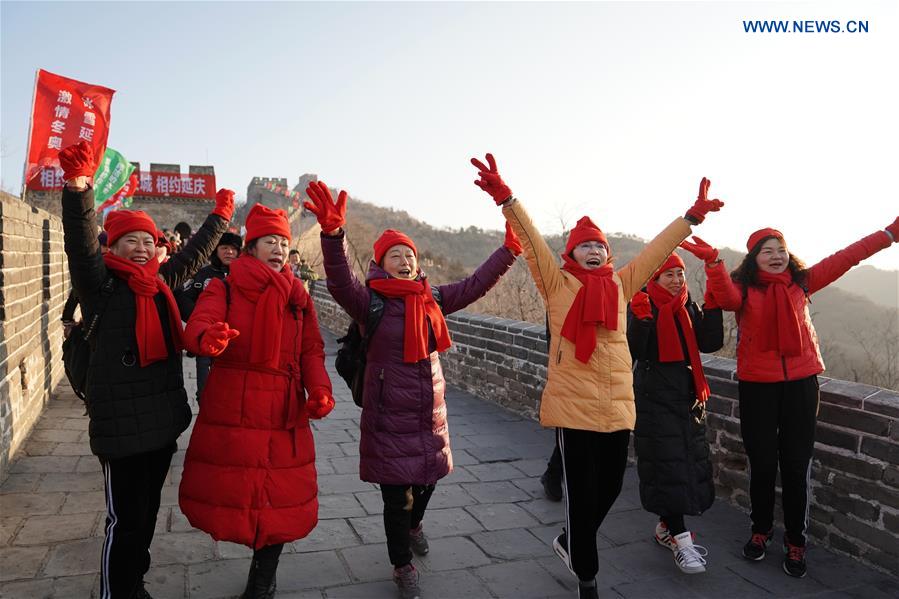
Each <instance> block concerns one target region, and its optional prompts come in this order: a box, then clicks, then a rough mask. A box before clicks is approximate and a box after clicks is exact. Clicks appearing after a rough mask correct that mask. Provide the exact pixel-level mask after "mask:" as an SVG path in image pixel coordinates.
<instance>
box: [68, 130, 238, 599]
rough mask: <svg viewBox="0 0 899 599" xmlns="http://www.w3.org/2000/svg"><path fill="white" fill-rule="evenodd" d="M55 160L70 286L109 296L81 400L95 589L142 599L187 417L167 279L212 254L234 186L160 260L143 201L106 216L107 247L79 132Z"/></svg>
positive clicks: (187, 272) (93, 305)
mask: <svg viewBox="0 0 899 599" xmlns="http://www.w3.org/2000/svg"><path fill="white" fill-rule="evenodd" d="M59 160H60V165H61V166H62V169H63V173H64V177H65V179H66V186H65V188H64V189H63V195H62V221H63V231H64V240H65V251H66V255H67V256H68V262H69V272H70V273H71V279H72V285H73V287H74V289H75V292H76V293H77V295H78V298H79V299H80V301H81V307H82V310H83V311H84V313H85V314H91V313H93V312H94V311H96V310H97V307H98V305H100V304H101V303H105V309H104V310H103V313H102V315H101V317H100V320H99V324H98V327H97V330H96V333H95V334H94V336H93V337H92V338H91V349H92V351H91V358H90V366H89V368H88V375H87V386H86V398H85V401H86V403H87V409H88V415H89V416H90V445H91V451H92V452H93V453H94V454H95V455H96V456H97V457H98V458H99V459H100V464H101V466H102V468H103V475H104V478H105V491H106V509H107V516H106V528H105V532H106V538H105V542H104V545H103V553H102V558H101V566H100V574H101V576H100V596H101V597H102V598H103V599H119V598H122V599H132V598H138V599H147V598H148V597H149V596H150V595H149V594H148V593H147V591H146V589H145V588H144V584H143V576H144V574H146V572H147V571H148V570H149V567H150V553H149V548H150V544H151V542H152V540H153V532H154V528H155V525H156V515H157V513H158V511H159V502H160V495H161V491H162V485H163V482H164V481H165V477H166V474H167V472H168V470H169V466H170V464H171V460H172V454H173V453H174V452H175V450H176V449H177V446H176V440H177V438H178V436H179V435H180V434H181V433H182V432H183V431H184V430H185V429H186V428H187V427H188V425H189V424H190V419H191V412H190V408H189V406H188V404H187V394H186V392H185V390H184V377H183V374H182V371H181V347H182V339H181V335H182V330H181V321H180V318H179V316H178V309H177V306H176V304H175V299H174V297H173V295H172V292H171V288H173V287H179V286H181V285H182V284H183V283H184V281H185V280H186V279H187V278H189V277H190V276H191V275H193V273H195V272H196V271H197V269H199V267H200V266H201V265H202V264H204V263H205V262H206V260H207V259H208V258H209V255H210V254H211V253H212V251H213V249H214V248H215V245H216V243H217V242H218V239H219V237H220V236H221V235H222V233H224V232H225V230H226V229H227V227H228V221H229V220H230V218H231V214H232V212H233V209H234V194H233V192H229V191H227V190H220V191H219V193H218V194H217V195H216V206H215V209H214V210H213V211H212V214H210V215H209V217H208V218H207V219H206V221H205V223H204V224H203V226H202V227H201V229H200V231H198V233H197V235H195V236H194V237H193V239H191V242H190V243H189V244H188V245H187V247H185V248H184V250H183V251H181V252H179V253H178V254H176V255H174V256H172V258H171V260H169V261H168V262H166V263H165V264H162V265H160V264H159V261H158V260H157V259H156V224H155V223H154V222H153V220H152V219H151V218H150V217H149V216H148V215H147V214H146V213H144V212H142V211H139V210H136V211H131V210H120V211H115V212H113V213H111V214H110V216H109V217H108V218H107V221H106V229H107V234H108V241H109V252H108V253H107V254H106V255H105V256H103V255H101V253H100V247H99V245H98V243H97V236H96V231H97V225H96V214H95V212H94V192H93V189H92V188H91V187H90V184H89V177H90V176H91V175H92V174H93V173H94V171H95V170H96V162H95V160H94V156H93V151H92V149H91V147H90V146H88V145H87V144H86V143H84V142H82V143H81V144H78V145H77V146H70V147H68V148H66V149H65V150H63V151H62V152H60V155H59ZM108 282H110V283H111V285H110V284H107V283H108ZM101 293H102V294H104V296H105V297H104V298H103V301H102V302H101Z"/></svg>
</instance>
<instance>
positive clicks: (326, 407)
mask: <svg viewBox="0 0 899 599" xmlns="http://www.w3.org/2000/svg"><path fill="white" fill-rule="evenodd" d="M333 409H334V398H333V397H331V394H330V393H329V392H328V390H327V389H325V388H324V387H316V388H315V389H313V390H312V391H311V392H310V393H309V398H308V399H307V400H306V414H308V415H309V417H310V418H312V419H313V420H318V419H320V418H324V417H325V416H327V415H328V414H330V413H331V410H333Z"/></svg>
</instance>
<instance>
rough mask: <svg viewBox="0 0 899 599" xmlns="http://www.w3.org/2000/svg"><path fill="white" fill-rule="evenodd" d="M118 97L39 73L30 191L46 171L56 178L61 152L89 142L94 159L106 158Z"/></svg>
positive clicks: (104, 89) (30, 149)
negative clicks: (113, 107) (112, 107)
mask: <svg viewBox="0 0 899 599" xmlns="http://www.w3.org/2000/svg"><path fill="white" fill-rule="evenodd" d="M114 93H115V90H112V89H109V88H107V87H102V86H99V85H93V84H90V83H84V82H81V81H76V80H74V79H69V78H67V77H62V76H60V75H54V74H53V73H50V72H47V71H44V70H43V69H41V70H39V71H38V72H37V80H36V81H35V88H34V106H33V107H32V111H31V135H30V137H29V139H28V162H27V163H26V164H25V182H26V185H28V187H29V188H31V187H32V186H31V185H30V182H31V181H32V180H35V177H36V176H37V175H38V174H40V173H41V171H42V169H46V172H48V173H49V175H48V176H50V177H52V176H53V175H54V174H55V169H56V168H57V167H59V151H60V150H62V149H63V148H65V147H68V146H70V145H73V144H76V143H78V142H80V141H82V140H85V141H87V142H88V143H89V144H91V146H93V148H94V156H103V153H104V152H105V151H106V138H107V137H108V136H109V116H110V115H109V107H110V104H112V95H113V94H114ZM38 182H39V181H36V183H38ZM43 187H47V186H43Z"/></svg>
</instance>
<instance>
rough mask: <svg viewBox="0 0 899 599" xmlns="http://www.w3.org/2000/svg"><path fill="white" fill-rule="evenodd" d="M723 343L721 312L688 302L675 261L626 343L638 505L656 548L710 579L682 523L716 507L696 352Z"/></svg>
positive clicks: (638, 312)
mask: <svg viewBox="0 0 899 599" xmlns="http://www.w3.org/2000/svg"><path fill="white" fill-rule="evenodd" d="M723 338H724V334H723V326H722V313H721V309H720V308H716V307H712V305H711V302H710V300H709V299H707V300H706V305H705V309H704V310H703V309H700V308H699V306H697V305H696V303H695V302H693V301H692V300H691V299H690V296H689V293H688V291H687V286H686V281H685V276H684V263H683V260H681V258H680V257H679V256H677V255H676V254H672V255H671V257H669V258H668V260H667V261H666V262H665V263H664V264H663V265H662V267H661V268H660V269H659V270H658V271H656V273H655V275H654V276H653V278H652V280H651V281H650V282H649V284H648V285H647V286H646V289H645V291H641V292H640V293H638V294H637V295H635V296H634V299H633V300H632V301H631V305H630V307H629V310H628V327H627V340H628V345H629V346H630V351H631V357H632V358H633V360H634V395H635V399H636V406H637V423H636V427H635V429H634V447H635V449H636V452H637V473H638V475H639V477H640V501H641V503H642V504H643V507H644V509H646V510H647V511H650V512H653V513H656V514H658V515H659V517H660V518H659V523H658V525H657V526H656V532H655V539H656V541H657V542H658V543H659V544H660V545H662V546H664V547H668V548H669V549H671V551H672V552H673V553H674V560H675V563H676V564H677V566H678V567H679V568H680V569H681V570H682V571H683V572H685V573H688V574H694V573H700V572H704V571H705V560H704V559H703V557H704V555H705V554H706V551H705V549H704V548H703V547H700V546H699V545H693V539H692V534H691V533H690V532H689V531H687V528H686V525H685V524H684V516H685V515H691V516H698V515H699V514H701V513H702V512H704V511H705V510H707V509H708V508H709V507H710V506H711V505H712V502H713V501H714V499H715V487H714V483H713V480H712V463H711V459H710V456H709V445H708V441H707V440H706V428H705V418H704V417H705V401H706V399H707V398H708V395H709V388H708V384H707V383H706V381H705V376H704V375H703V372H702V365H701V362H700V358H699V352H713V351H717V350H719V349H721V346H722V345H723Z"/></svg>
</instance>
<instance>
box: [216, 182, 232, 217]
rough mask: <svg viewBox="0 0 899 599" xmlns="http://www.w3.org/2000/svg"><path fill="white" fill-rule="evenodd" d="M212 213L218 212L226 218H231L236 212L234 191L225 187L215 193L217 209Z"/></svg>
mask: <svg viewBox="0 0 899 599" xmlns="http://www.w3.org/2000/svg"><path fill="white" fill-rule="evenodd" d="M212 214H217V215H219V216H221V217H222V218H223V219H225V220H231V216H232V215H233V214H234V192H233V191H231V190H230V189H225V188H224V187H223V188H221V189H219V190H218V192H217V193H216V194H215V209H214V210H213V211H212Z"/></svg>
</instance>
